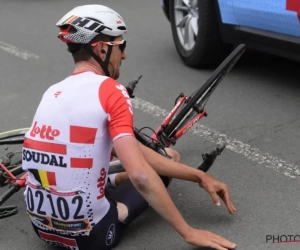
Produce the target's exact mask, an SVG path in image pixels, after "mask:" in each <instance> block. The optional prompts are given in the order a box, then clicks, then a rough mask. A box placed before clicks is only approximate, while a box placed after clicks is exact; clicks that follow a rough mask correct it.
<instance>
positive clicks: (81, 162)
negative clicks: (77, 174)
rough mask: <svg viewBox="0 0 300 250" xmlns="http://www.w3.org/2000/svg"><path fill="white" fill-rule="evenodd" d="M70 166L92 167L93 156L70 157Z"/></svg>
mask: <svg viewBox="0 0 300 250" xmlns="http://www.w3.org/2000/svg"><path fill="white" fill-rule="evenodd" d="M70 165H71V168H92V167H93V158H74V157H73V158H71V159H70Z"/></svg>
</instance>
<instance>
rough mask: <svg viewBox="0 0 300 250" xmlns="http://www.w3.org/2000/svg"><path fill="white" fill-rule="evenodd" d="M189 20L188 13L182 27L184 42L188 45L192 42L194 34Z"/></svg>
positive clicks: (190, 18)
mask: <svg viewBox="0 0 300 250" xmlns="http://www.w3.org/2000/svg"><path fill="white" fill-rule="evenodd" d="M191 20H192V17H191V16H190V15H188V18H187V21H186V23H185V28H184V44H185V45H189V46H190V45H191V44H192V43H193V42H194V34H193V30H192V27H191Z"/></svg>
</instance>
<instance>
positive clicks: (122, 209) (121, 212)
mask: <svg viewBox="0 0 300 250" xmlns="http://www.w3.org/2000/svg"><path fill="white" fill-rule="evenodd" d="M117 208H118V219H119V221H121V222H122V223H124V221H125V220H126V218H127V217H128V208H127V207H126V205H125V204H123V203H120V202H117Z"/></svg>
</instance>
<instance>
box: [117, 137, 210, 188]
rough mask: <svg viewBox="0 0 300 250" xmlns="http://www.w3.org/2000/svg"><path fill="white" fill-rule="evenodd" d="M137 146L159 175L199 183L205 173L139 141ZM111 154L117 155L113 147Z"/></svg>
mask: <svg viewBox="0 0 300 250" xmlns="http://www.w3.org/2000/svg"><path fill="white" fill-rule="evenodd" d="M139 147H140V149H141V152H142V154H143V156H144V158H145V160H146V161H147V162H148V164H149V165H150V166H151V167H152V168H153V169H154V170H155V171H156V172H157V173H158V174H159V175H161V176H167V177H170V178H175V179H181V180H187V181H192V182H197V183H199V182H200V181H201V179H202V177H203V176H204V175H205V173H204V172H202V171H199V170H197V169H194V168H192V167H189V166H187V165H185V164H182V163H179V162H175V161H172V160H170V159H168V158H167V157H165V156H163V155H161V154H159V153H157V152H155V151H153V150H152V149H150V148H148V147H146V146H144V145H143V144H141V143H139ZM112 155H113V156H115V157H118V156H117V154H116V152H115V150H114V149H113V150H112Z"/></svg>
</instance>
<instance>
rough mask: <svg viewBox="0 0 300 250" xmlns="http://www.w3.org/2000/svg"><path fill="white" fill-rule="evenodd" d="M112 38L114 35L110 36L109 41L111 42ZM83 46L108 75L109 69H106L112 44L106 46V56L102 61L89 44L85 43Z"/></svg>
mask: <svg viewBox="0 0 300 250" xmlns="http://www.w3.org/2000/svg"><path fill="white" fill-rule="evenodd" d="M114 40H115V39H114V37H112V38H111V39H110V42H113V41H114ZM83 47H84V49H85V50H86V51H87V52H88V53H90V55H91V56H92V57H93V58H94V59H95V60H96V61H97V62H98V63H99V64H100V66H101V68H102V69H103V71H104V73H105V75H106V76H108V77H110V74H109V70H108V64H109V60H110V56H111V52H112V46H108V50H107V53H106V58H105V60H104V61H102V60H101V59H100V57H99V56H97V55H96V54H95V53H94V51H93V50H92V48H91V46H90V45H89V44H85V45H84V46H83Z"/></svg>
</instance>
